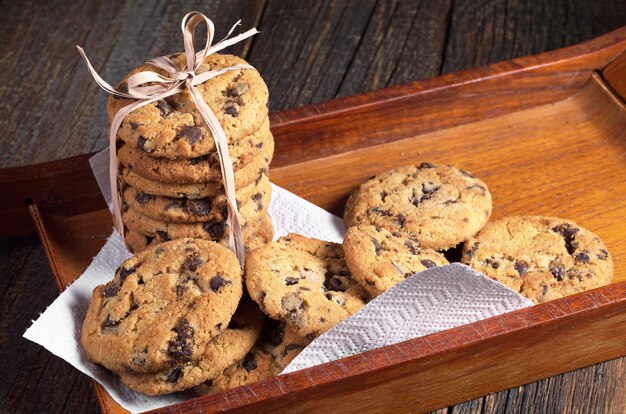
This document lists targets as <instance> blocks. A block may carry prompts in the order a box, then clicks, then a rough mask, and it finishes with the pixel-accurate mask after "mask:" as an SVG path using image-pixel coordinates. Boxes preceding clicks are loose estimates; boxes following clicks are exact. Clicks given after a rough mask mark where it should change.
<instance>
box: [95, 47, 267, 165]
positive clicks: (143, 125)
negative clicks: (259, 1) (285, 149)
mask: <svg viewBox="0 0 626 414" xmlns="http://www.w3.org/2000/svg"><path fill="white" fill-rule="evenodd" d="M172 60H173V61H174V62H175V63H176V64H177V65H178V67H179V68H183V67H184V66H185V61H186V59H185V55H184V53H180V54H177V55H173V57H172ZM238 64H246V62H245V61H244V60H243V59H241V58H239V57H236V56H232V55H221V54H217V53H215V54H212V55H210V56H207V57H206V59H205V61H204V63H203V64H202V65H201V66H200V68H199V69H198V71H197V73H202V72H205V71H207V70H212V69H217V68H224V67H230V66H234V65H238ZM145 70H150V71H155V72H157V73H161V74H165V72H164V71H162V70H161V69H158V68H156V67H154V66H152V65H142V66H140V67H139V68H137V69H135V70H133V71H132V72H131V73H130V74H129V76H130V75H131V74H134V73H136V72H139V71H145ZM197 89H198V91H199V92H200V94H201V95H202V97H203V99H204V101H205V102H206V103H207V105H208V106H209V107H210V108H211V110H212V111H213V113H214V114H215V116H216V117H217V119H218V121H219V122H220V125H221V126H222V128H223V130H224V133H225V134H226V137H227V139H228V141H229V143H233V142H235V141H237V140H239V139H241V138H242V137H245V136H247V135H250V134H252V133H253V132H254V131H256V130H257V129H259V128H260V126H261V125H262V124H263V122H266V121H267V114H268V112H267V100H268V96H269V95H268V91H267V86H266V85H265V82H263V79H262V78H261V76H260V75H259V73H258V72H257V71H256V70H254V69H241V70H234V71H229V72H226V73H224V74H222V75H220V76H217V77H215V78H213V79H209V80H208V81H206V82H205V83H203V84H201V85H198V86H197ZM118 90H120V91H122V92H126V91H128V85H127V83H126V82H125V80H124V81H122V82H121V84H120V85H119V86H118ZM132 102H133V101H132V100H130V99H126V98H119V97H117V96H111V97H110V98H109V101H108V106H107V113H108V116H109V122H111V120H112V119H113V116H114V114H115V113H116V112H117V110H119V109H120V108H121V107H123V106H126V105H128V104H130V103H132ZM118 136H119V137H120V138H121V139H122V140H124V142H126V143H127V144H128V145H129V146H131V147H132V148H136V149H138V150H140V151H142V152H144V153H146V154H150V155H151V156H153V157H166V158H171V159H174V158H195V157H199V156H202V155H206V154H209V153H210V152H213V151H214V150H215V143H214V141H213V136H212V134H211V132H210V130H209V128H208V127H207V126H206V124H205V122H204V120H203V119H202V116H201V115H200V113H199V112H198V110H197V108H196V105H195V104H194V103H193V99H192V98H191V95H190V93H189V92H188V91H187V90H185V91H183V92H181V93H179V94H176V95H173V96H171V97H168V98H165V100H159V101H156V102H154V103H151V104H148V105H145V106H143V107H141V108H139V109H136V110H135V111H133V112H131V113H130V114H128V115H126V117H125V118H124V121H123V122H122V126H121V128H120V129H119V131H118Z"/></svg>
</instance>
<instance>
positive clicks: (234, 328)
mask: <svg viewBox="0 0 626 414" xmlns="http://www.w3.org/2000/svg"><path fill="white" fill-rule="evenodd" d="M264 319H265V316H264V315H263V313H262V312H261V311H260V310H259V308H258V306H257V305H256V304H255V303H253V302H252V301H250V300H249V299H243V300H242V301H241V303H240V305H239V308H238V309H237V312H236V313H235V315H234V316H233V319H232V320H231V321H230V322H229V323H228V327H227V328H226V329H225V330H224V332H223V333H222V334H221V335H219V336H218V337H217V338H215V339H213V340H212V341H211V342H209V343H208V345H207V346H206V347H205V348H204V352H203V353H202V355H201V356H200V358H199V359H197V360H195V361H191V362H186V363H183V364H179V365H176V366H174V367H171V368H168V369H166V370H163V371H159V372H153V373H147V374H137V373H130V372H120V373H119V377H120V379H121V380H122V382H123V383H124V384H126V385H127V386H128V387H129V388H131V389H133V390H135V391H139V392H142V393H144V394H149V395H157V394H169V393H172V392H176V391H183V390H186V389H188V388H192V387H194V386H196V385H198V384H201V383H203V382H205V381H207V380H211V379H213V378H216V377H217V376H219V375H220V374H221V373H222V372H223V371H224V369H226V368H227V367H229V366H231V365H233V364H234V363H236V362H237V361H239V360H241V359H242V358H244V357H245V355H246V354H247V353H248V351H250V349H251V348H252V346H253V345H254V343H255V342H256V341H257V339H258V338H259V335H260V333H261V328H262V326H263V320H264Z"/></svg>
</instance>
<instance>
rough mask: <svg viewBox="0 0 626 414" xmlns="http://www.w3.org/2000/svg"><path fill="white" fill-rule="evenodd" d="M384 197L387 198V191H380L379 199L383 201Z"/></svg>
mask: <svg viewBox="0 0 626 414" xmlns="http://www.w3.org/2000/svg"><path fill="white" fill-rule="evenodd" d="M385 198H387V192H386V191H381V192H380V200H381V201H382V202H384V201H385Z"/></svg>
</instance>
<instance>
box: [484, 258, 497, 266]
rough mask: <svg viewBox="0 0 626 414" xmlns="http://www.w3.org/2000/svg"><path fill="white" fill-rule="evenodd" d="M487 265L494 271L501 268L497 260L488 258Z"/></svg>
mask: <svg viewBox="0 0 626 414" xmlns="http://www.w3.org/2000/svg"><path fill="white" fill-rule="evenodd" d="M485 264H486V265H487V266H491V267H492V268H494V269H497V268H499V267H500V262H498V261H497V260H495V259H493V258H487V259H485Z"/></svg>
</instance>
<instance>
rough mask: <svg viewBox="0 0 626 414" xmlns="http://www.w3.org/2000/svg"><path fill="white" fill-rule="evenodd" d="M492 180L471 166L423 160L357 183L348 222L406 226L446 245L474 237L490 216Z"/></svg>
mask: <svg viewBox="0 0 626 414" xmlns="http://www.w3.org/2000/svg"><path fill="white" fill-rule="evenodd" d="M491 208H492V206H491V194H490V193H489V190H488V189H487V185H486V184H485V183H484V182H482V181H481V180H479V179H477V178H475V177H474V176H473V175H472V174H470V173H468V172H467V171H464V170H461V169H459V168H456V167H453V166H444V165H435V164H431V163H427V162H424V163H422V164H420V165H419V166H413V165H409V166H405V167H400V168H396V169H393V170H391V171H387V172H384V173H382V174H379V175H377V176H375V177H373V178H371V179H369V180H368V181H366V182H365V183H363V184H361V186H360V187H358V188H356V189H355V190H354V191H353V192H352V194H350V197H349V198H348V202H347V204H346V209H345V211H344V220H345V222H346V224H347V225H348V226H349V227H351V226H356V225H359V224H372V225H375V226H379V227H384V228H386V229H388V230H390V231H404V232H407V233H410V234H411V235H412V236H415V237H417V238H418V239H419V240H420V241H421V242H422V245H423V246H426V247H431V248H433V249H437V250H442V249H447V248H449V247H453V246H456V245H457V244H458V243H460V242H463V241H466V240H468V239H469V238H470V237H472V236H474V235H475V234H476V233H478V231H479V230H480V229H481V228H482V227H483V226H484V225H485V223H487V220H488V219H489V216H490V215H491Z"/></svg>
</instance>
